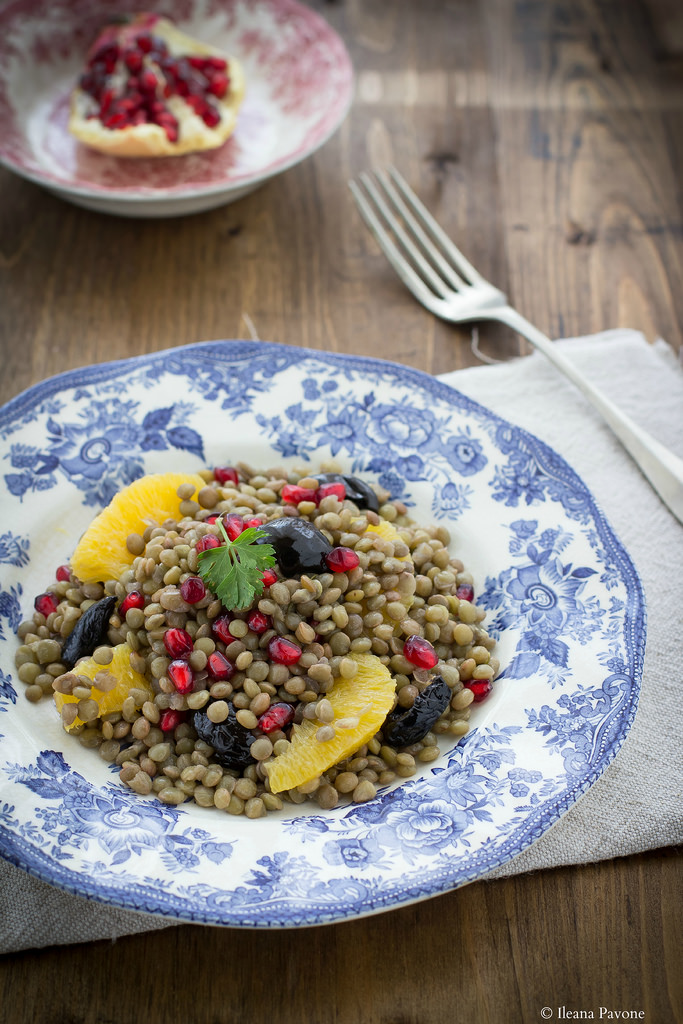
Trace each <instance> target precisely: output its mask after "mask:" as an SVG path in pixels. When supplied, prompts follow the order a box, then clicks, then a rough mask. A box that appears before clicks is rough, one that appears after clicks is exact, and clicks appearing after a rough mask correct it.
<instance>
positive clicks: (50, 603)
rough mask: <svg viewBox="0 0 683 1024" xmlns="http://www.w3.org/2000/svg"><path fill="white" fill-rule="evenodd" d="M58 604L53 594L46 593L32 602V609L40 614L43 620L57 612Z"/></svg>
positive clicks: (39, 595)
mask: <svg viewBox="0 0 683 1024" xmlns="http://www.w3.org/2000/svg"><path fill="white" fill-rule="evenodd" d="M58 604H59V601H58V600H57V598H56V597H55V595H54V594H49V593H46V594H38V597H37V598H36V599H35V601H34V602H33V607H34V608H35V610H36V611H37V612H40V614H41V615H44V616H45V618H47V617H48V615H52V613H53V612H56V611H57V605H58Z"/></svg>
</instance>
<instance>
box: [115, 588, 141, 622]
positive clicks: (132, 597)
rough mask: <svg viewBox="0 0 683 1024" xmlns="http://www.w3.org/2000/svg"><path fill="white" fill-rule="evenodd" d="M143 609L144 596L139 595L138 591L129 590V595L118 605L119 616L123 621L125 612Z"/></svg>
mask: <svg viewBox="0 0 683 1024" xmlns="http://www.w3.org/2000/svg"><path fill="white" fill-rule="evenodd" d="M144 607H145V595H144V594H141V593H140V591H139V590H131V592H130V594H127V595H126V597H124V599H123V601H122V602H121V604H120V605H119V615H120V616H121V618H122V619H125V617H126V612H127V611H129V610H130V609H131V608H144Z"/></svg>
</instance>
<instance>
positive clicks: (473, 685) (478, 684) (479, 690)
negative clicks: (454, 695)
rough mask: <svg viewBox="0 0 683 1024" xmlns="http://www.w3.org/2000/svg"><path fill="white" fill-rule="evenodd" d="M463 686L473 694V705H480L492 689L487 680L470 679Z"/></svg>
mask: <svg viewBox="0 0 683 1024" xmlns="http://www.w3.org/2000/svg"><path fill="white" fill-rule="evenodd" d="M464 685H465V686H466V687H467V689H468V690H471V691H472V693H473V694H474V703H475V704H480V703H481V702H482V701H483V700H485V699H486V697H488V695H489V694H490V692H491V690H492V689H493V686H492V684H491V681H490V680H489V679H470V680H468V681H467V682H466V683H465V684H464Z"/></svg>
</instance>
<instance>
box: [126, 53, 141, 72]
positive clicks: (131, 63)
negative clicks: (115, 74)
mask: <svg viewBox="0 0 683 1024" xmlns="http://www.w3.org/2000/svg"><path fill="white" fill-rule="evenodd" d="M123 60H124V63H125V65H126V67H127V68H128V70H129V71H132V72H133V74H137V72H138V71H139V70H140V68H141V67H142V54H141V53H140V51H139V50H127V51H126V52H125V53H124V55H123Z"/></svg>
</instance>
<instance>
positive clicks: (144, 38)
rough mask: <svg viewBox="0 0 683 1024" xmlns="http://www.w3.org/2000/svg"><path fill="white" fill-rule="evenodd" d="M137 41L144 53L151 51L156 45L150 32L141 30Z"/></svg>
mask: <svg viewBox="0 0 683 1024" xmlns="http://www.w3.org/2000/svg"><path fill="white" fill-rule="evenodd" d="M135 42H136V43H137V44H138V49H139V50H142V52H143V53H149V51H150V50H151V49H152V46H153V45H154V44H153V41H152V37H151V35H150V34H149V32H140V34H139V35H138V36H137V37H136V39H135Z"/></svg>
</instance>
